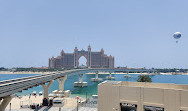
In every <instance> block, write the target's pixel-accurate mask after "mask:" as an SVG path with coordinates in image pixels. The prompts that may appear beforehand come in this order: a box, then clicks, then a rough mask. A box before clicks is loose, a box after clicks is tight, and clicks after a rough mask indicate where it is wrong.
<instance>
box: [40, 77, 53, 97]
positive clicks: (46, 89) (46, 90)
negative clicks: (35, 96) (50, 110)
mask: <svg viewBox="0 0 188 111" xmlns="http://www.w3.org/2000/svg"><path fill="white" fill-rule="evenodd" d="M53 82H54V81H53V80H52V81H50V82H49V83H48V85H47V86H46V85H45V83H44V84H42V88H43V99H44V98H46V99H48V94H49V88H50V86H51V85H52V83H53Z"/></svg>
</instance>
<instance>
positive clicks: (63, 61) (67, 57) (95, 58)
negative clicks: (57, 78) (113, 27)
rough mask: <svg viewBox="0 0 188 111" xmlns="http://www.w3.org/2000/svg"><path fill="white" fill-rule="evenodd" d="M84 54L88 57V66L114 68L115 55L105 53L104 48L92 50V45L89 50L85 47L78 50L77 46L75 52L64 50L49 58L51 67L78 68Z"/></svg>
mask: <svg viewBox="0 0 188 111" xmlns="http://www.w3.org/2000/svg"><path fill="white" fill-rule="evenodd" d="M82 56H84V57H85V58H86V59H87V62H86V65H87V67H88V68H114V57H112V56H111V55H110V56H107V55H106V54H104V50H103V49H101V51H100V52H92V51H91V46H90V45H89V46H88V50H87V51H85V50H83V49H82V50H81V51H78V48H77V47H75V49H74V53H65V52H64V51H63V50H62V51H61V55H60V56H58V57H56V58H54V57H52V58H49V68H78V67H79V59H80V57H82Z"/></svg>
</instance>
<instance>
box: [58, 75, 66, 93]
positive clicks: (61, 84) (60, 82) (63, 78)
mask: <svg viewBox="0 0 188 111" xmlns="http://www.w3.org/2000/svg"><path fill="white" fill-rule="evenodd" d="M66 79H67V76H64V77H61V78H58V79H57V81H58V82H59V91H63V90H64V82H65V80H66Z"/></svg>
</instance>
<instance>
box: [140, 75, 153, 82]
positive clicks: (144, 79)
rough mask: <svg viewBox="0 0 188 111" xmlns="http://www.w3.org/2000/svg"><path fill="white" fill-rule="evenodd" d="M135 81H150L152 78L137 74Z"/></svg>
mask: <svg viewBox="0 0 188 111" xmlns="http://www.w3.org/2000/svg"><path fill="white" fill-rule="evenodd" d="M137 82H152V80H151V78H150V77H149V76H148V75H139V76H138V79H137Z"/></svg>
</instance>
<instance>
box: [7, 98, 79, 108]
mask: <svg viewBox="0 0 188 111" xmlns="http://www.w3.org/2000/svg"><path fill="white" fill-rule="evenodd" d="M42 99H43V96H38V95H37V96H30V97H29V96H20V97H14V98H12V100H11V102H10V103H11V109H13V110H19V109H28V110H29V108H28V106H30V105H31V104H33V103H37V104H42ZM64 99H65V104H64V106H63V108H75V107H76V106H77V100H76V99H74V98H64ZM10 103H9V105H8V106H7V107H6V110H9V109H10ZM21 105H23V106H24V107H23V108H21V107H20V106H21Z"/></svg>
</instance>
